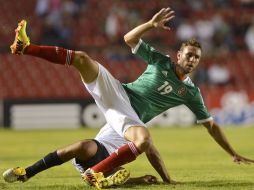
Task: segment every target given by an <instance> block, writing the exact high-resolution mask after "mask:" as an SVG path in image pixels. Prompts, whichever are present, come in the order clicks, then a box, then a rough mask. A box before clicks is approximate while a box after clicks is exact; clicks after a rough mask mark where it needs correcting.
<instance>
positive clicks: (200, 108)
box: [186, 89, 213, 123]
mask: <svg viewBox="0 0 254 190" xmlns="http://www.w3.org/2000/svg"><path fill="white" fill-rule="evenodd" d="M186 106H187V107H188V108H189V109H190V110H191V111H192V112H193V113H194V114H195V115H196V118H197V123H204V122H207V121H211V120H213V118H212V117H211V115H210V113H209V112H208V110H207V108H206V106H205V104H204V101H203V98H202V95H201V93H200V90H199V89H198V92H197V93H196V95H195V96H194V98H192V99H191V101H190V102H189V103H188V104H187V105H186Z"/></svg>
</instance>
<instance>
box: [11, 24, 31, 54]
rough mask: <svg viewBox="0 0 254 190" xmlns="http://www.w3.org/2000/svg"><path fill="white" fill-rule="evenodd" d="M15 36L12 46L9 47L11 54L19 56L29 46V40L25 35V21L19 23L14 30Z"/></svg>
mask: <svg viewBox="0 0 254 190" xmlns="http://www.w3.org/2000/svg"><path fill="white" fill-rule="evenodd" d="M15 32H16V36H15V40H14V42H13V44H12V45H11V46H10V48H11V53H12V54H18V55H21V54H23V53H24V50H25V48H26V47H27V46H29V45H30V39H29V38H28V36H27V34H26V21H25V20H22V21H21V22H19V24H18V27H17V28H16V30H15Z"/></svg>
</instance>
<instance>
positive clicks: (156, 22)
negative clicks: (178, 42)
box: [11, 8, 254, 188]
mask: <svg viewBox="0 0 254 190" xmlns="http://www.w3.org/2000/svg"><path fill="white" fill-rule="evenodd" d="M173 18H174V11H173V10H171V9H170V8H163V9H161V10H160V11H159V12H158V13H156V14H155V15H154V16H153V17H152V19H150V20H149V21H147V22H146V23H144V24H141V25H139V26H137V27H136V28H134V29H133V30H131V31H130V32H128V33H127V34H126V35H125V36H124V40H125V42H126V43H127V44H128V45H129V46H130V47H131V48H132V52H133V53H134V54H137V55H138V56H140V57H142V58H143V59H144V60H145V62H147V64H148V66H147V68H146V70H145V71H144V73H143V74H142V75H141V76H140V77H139V78H138V79H137V80H136V81H134V82H132V83H129V84H121V83H120V82H119V81H118V80H116V79H115V78H114V77H113V76H112V75H111V74H110V73H109V72H108V71H107V70H106V69H105V68H104V67H103V66H102V65H101V64H99V63H98V62H97V61H95V60H94V59H92V58H91V57H89V56H88V55H87V54H86V53H85V52H82V51H72V50H66V49H64V48H60V47H52V46H38V45H35V44H31V43H30V40H29V38H28V37H27V35H26V31H25V30H26V21H22V22H20V23H19V26H18V28H17V29H16V37H15V41H14V43H13V45H12V46H11V50H12V53H13V54H18V55H22V54H26V55H32V56H37V57H40V58H43V59H46V60H48V61H50V62H52V63H57V64H67V65H72V66H74V67H75V68H76V69H77V70H78V72H79V73H80V75H81V78H82V81H83V83H84V85H85V87H86V89H87V90H88V91H89V92H90V94H91V95H92V97H93V98H94V100H95V102H96V104H97V105H98V107H99V108H100V110H101V111H102V112H103V114H104V116H105V118H106V121H107V125H106V126H104V127H103V128H102V129H101V130H102V132H103V133H104V134H107V133H105V130H109V128H110V129H111V130H114V131H115V132H116V134H117V138H116V137H114V136H110V133H108V136H107V135H106V136H103V140H102V141H101V142H102V143H104V142H107V143H108V144H111V145H112V146H114V145H115V144H114V139H117V140H119V142H120V144H117V146H119V145H121V146H119V148H117V150H116V151H114V152H112V153H111V154H110V155H109V156H108V157H107V158H105V159H104V160H102V161H101V162H99V163H98V164H96V165H94V166H93V167H91V168H89V169H87V170H86V171H85V172H84V174H83V178H84V179H85V180H86V181H87V182H88V183H90V184H91V185H93V186H94V187H97V188H99V187H100V182H101V181H105V178H104V176H103V173H106V172H108V171H111V170H113V169H114V168H117V167H119V166H121V165H123V164H126V163H128V162H131V161H133V160H135V159H136V157H137V156H138V155H140V154H141V153H143V152H145V153H146V156H147V158H148V159H149V161H150V162H151V164H152V166H153V167H154V168H155V170H156V171H157V172H158V173H159V175H160V176H161V178H162V180H163V181H164V182H165V183H172V182H173V181H172V179H171V178H170V176H169V174H168V172H167V170H166V167H165V165H164V163H163V161H162V159H161V156H160V154H159V152H158V151H157V149H156V148H155V146H154V145H153V142H152V139H151V136H150V134H149V131H148V129H147V128H146V125H145V123H146V122H148V121H149V120H151V119H152V118H153V117H155V116H157V115H158V114H160V113H162V112H164V111H165V110H167V109H169V108H172V107H175V106H177V105H181V104H184V105H186V106H187V107H188V108H189V109H191V111H192V112H193V113H194V114H195V115H196V117H197V120H198V123H202V124H203V125H204V126H205V127H206V128H207V130H208V132H209V134H210V135H211V136H212V137H213V138H214V140H215V141H216V142H217V143H218V144H219V145H220V146H221V147H222V148H223V149H224V150H225V151H226V152H227V153H228V154H229V155H230V156H232V158H233V160H234V162H236V163H246V164H247V163H253V162H254V161H253V160H251V159H248V158H245V157H243V156H241V155H239V154H238V153H237V152H236V151H235V150H234V149H233V148H232V147H231V145H230V144H229V142H228V140H227V139H226V137H225V135H224V134H223V132H222V131H221V130H220V128H219V126H218V125H217V124H215V123H214V121H213V119H212V117H211V116H210V114H209V112H208V111H207V108H206V107H205V105H204V102H203V99H202V96H201V93H200V91H199V89H198V88H197V87H196V86H195V85H194V84H193V83H192V82H191V79H190V78H189V77H188V74H189V73H191V72H192V71H193V70H194V69H195V68H196V67H197V66H198V64H199V62H200V59H201V54H202V51H201V45H200V44H199V43H198V42H197V41H196V40H189V41H187V42H185V43H183V44H182V46H181V48H180V50H179V51H178V53H177V61H176V63H173V62H172V60H171V58H170V57H168V56H165V55H163V54H162V53H160V52H158V51H156V50H155V49H154V48H153V47H151V46H150V45H148V44H147V43H145V42H143V41H142V40H141V37H142V36H143V34H144V33H146V32H148V31H150V30H151V29H157V28H163V29H166V30H169V29H170V28H169V27H167V26H165V23H166V22H169V21H170V20H172V19H173ZM119 137H120V138H119ZM110 139H112V140H111V141H110ZM120 139H122V140H120ZM117 140H116V141H117ZM54 156H59V155H58V154H55V155H54ZM49 162H50V160H49ZM42 164H43V163H42ZM45 165H47V164H45ZM101 174H102V175H101Z"/></svg>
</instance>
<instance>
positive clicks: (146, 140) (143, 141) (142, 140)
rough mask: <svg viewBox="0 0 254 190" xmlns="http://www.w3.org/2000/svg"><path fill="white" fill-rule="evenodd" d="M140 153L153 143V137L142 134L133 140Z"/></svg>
mask: <svg viewBox="0 0 254 190" xmlns="http://www.w3.org/2000/svg"><path fill="white" fill-rule="evenodd" d="M133 143H134V144H135V145H136V147H137V149H138V150H139V152H140V153H142V152H145V151H146V150H147V149H148V148H149V146H150V145H151V138H150V136H148V135H145V136H141V137H139V138H138V139H136V140H135V141H134V142H133Z"/></svg>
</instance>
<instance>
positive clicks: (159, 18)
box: [124, 7, 174, 48]
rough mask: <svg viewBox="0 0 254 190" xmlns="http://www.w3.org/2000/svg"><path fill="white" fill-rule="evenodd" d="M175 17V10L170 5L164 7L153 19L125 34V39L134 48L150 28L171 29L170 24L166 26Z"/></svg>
mask: <svg viewBox="0 0 254 190" xmlns="http://www.w3.org/2000/svg"><path fill="white" fill-rule="evenodd" d="M173 18H174V11H173V10H172V9H171V8H169V7H168V8H163V9H161V10H160V11H159V12H158V13H156V14H155V15H154V16H153V18H152V19H151V20H149V21H148V22H145V23H143V24H141V25H139V26H137V27H135V28H134V29H132V30H131V31H130V32H128V33H127V34H126V35H125V36H124V41H125V42H126V44H127V45H129V46H130V47H131V48H134V47H135V46H136V45H137V44H138V42H139V40H140V38H141V37H142V36H143V34H144V33H145V32H147V31H148V30H150V29H152V28H163V29H166V30H170V28H169V27H168V26H165V23H166V22H169V21H170V20H171V19H173Z"/></svg>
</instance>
